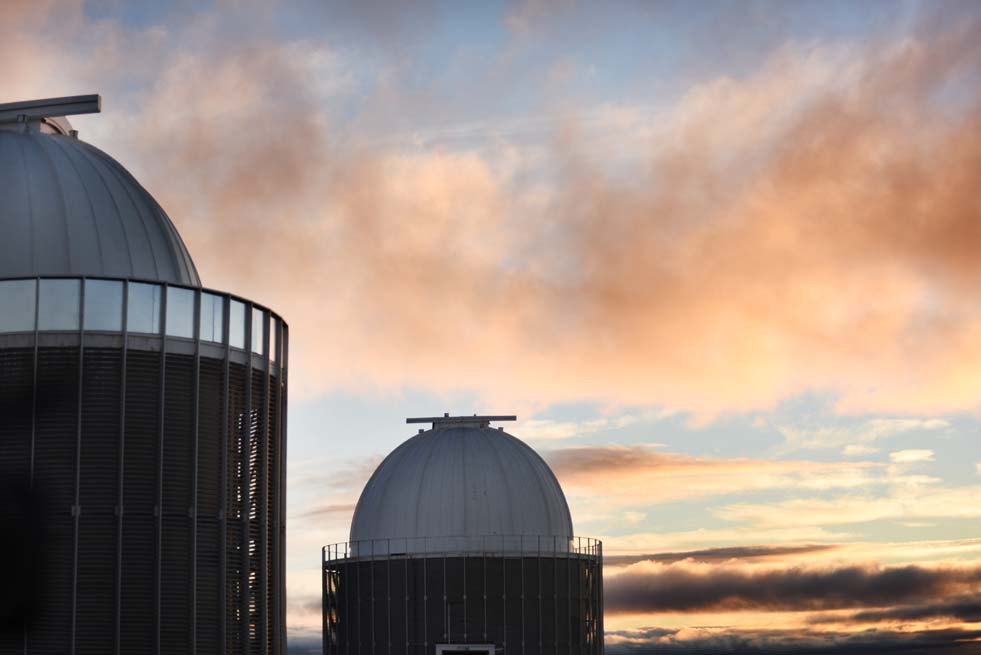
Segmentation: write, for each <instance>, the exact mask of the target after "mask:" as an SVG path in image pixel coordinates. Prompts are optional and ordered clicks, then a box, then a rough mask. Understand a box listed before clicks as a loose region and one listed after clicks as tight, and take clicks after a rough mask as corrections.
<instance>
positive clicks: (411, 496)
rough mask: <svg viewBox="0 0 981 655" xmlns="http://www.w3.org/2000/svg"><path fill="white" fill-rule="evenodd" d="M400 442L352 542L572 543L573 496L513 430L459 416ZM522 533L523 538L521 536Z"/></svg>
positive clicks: (482, 546)
mask: <svg viewBox="0 0 981 655" xmlns="http://www.w3.org/2000/svg"><path fill="white" fill-rule="evenodd" d="M455 421H456V422H455V423H450V424H446V425H440V424H438V423H437V424H435V426H434V428H433V429H431V430H427V431H425V432H420V433H419V434H418V435H416V436H414V437H412V438H411V439H409V440H408V441H406V442H405V443H403V444H402V445H401V446H399V447H398V448H396V449H395V450H394V451H392V453H391V454H389V456H388V457H386V458H385V460H384V461H383V462H382V463H381V464H380V465H379V466H378V468H377V469H376V470H375V472H374V474H373V475H372V476H371V479H370V480H368V484H367V485H365V488H364V491H363V492H362V493H361V498H360V499H359V500H358V505H357V508H356V509H355V510H354V519H353V521H352V523H351V541H352V542H355V543H357V542H362V545H358V546H355V548H357V550H359V551H361V554H365V551H366V550H367V548H366V547H365V546H364V545H363V542H367V541H372V540H379V541H386V540H392V541H393V542H397V543H392V544H391V545H390V546H379V545H374V546H373V547H372V550H373V551H374V552H376V553H378V552H382V551H385V552H423V551H429V552H432V551H434V550H484V551H487V550H502V549H504V550H510V549H513V548H515V547H521V548H522V549H524V550H529V549H534V548H535V543H536V542H542V544H543V545H542V549H543V550H546V549H547V550H553V549H555V548H561V549H564V548H566V547H567V546H566V545H561V546H559V545H558V544H567V543H568V540H569V539H571V538H572V517H571V515H570V514H569V506H568V504H567V503H566V500H565V495H564V494H563V493H562V488H561V487H560V486H559V483H558V480H556V479H555V475H554V474H553V473H552V470H551V469H550V468H549V467H548V464H546V463H545V461H544V460H543V459H542V458H541V457H540V456H539V455H538V453H536V452H535V451H534V450H532V449H531V448H530V447H528V446H527V445H525V443H524V442H522V441H520V440H519V439H517V438H515V437H513V436H511V435H510V434H508V433H506V432H504V431H502V430H498V429H494V428H490V427H486V423H484V424H483V426H481V424H480V423H479V422H477V423H473V424H469V425H468V424H466V423H464V424H461V423H460V420H459V419H455ZM515 537H517V538H518V539H517V541H515V540H514V538H515Z"/></svg>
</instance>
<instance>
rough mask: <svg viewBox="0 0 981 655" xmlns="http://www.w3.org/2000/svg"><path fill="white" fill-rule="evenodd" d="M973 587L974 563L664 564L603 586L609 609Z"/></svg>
mask: <svg viewBox="0 0 981 655" xmlns="http://www.w3.org/2000/svg"><path fill="white" fill-rule="evenodd" d="M979 586H981V567H975V568H926V567H922V566H913V565H911V566H901V567H892V568H880V567H861V566H844V567H840V568H833V569H827V570H814V569H803V568H789V569H781V570H767V571H750V570H746V569H742V568H729V567H724V566H723V567H717V568H714V569H712V570H710V571H708V572H704V571H701V570H694V569H691V568H689V567H686V566H684V565H671V566H662V567H658V568H655V569H645V568H643V567H641V568H637V569H636V570H629V569H628V570H627V571H626V572H624V573H623V574H621V575H617V576H609V577H607V579H606V582H605V586H604V589H605V592H604V593H605V601H606V611H607V612H609V613H644V612H694V611H707V610H737V611H738V610H782V611H801V610H827V609H840V608H849V607H892V606H894V605H896V604H897V603H904V602H905V603H911V602H917V601H927V600H932V599H938V598H943V597H945V596H949V595H950V594H954V593H958V592H965V591H974V590H975V589H977V588H978V587H979Z"/></svg>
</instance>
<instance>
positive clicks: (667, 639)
mask: <svg viewBox="0 0 981 655" xmlns="http://www.w3.org/2000/svg"><path fill="white" fill-rule="evenodd" d="M978 639H981V630H974V629H970V628H947V629H939V630H922V631H918V632H917V631H909V630H873V631H863V632H833V631H820V632H811V631H803V630H723V629H711V628H700V629H698V628H696V629H690V628H683V629H677V628H642V629H637V630H617V631H608V632H607V640H606V643H607V645H606V652H607V653H610V655H628V654H635V655H655V654H657V655H661V654H664V655H700V654H702V653H740V654H744V655H786V654H788V653H793V654H794V655H865V654H866V653H869V654H871V653H894V654H897V655H924V654H927V653H939V652H943V653H952V654H954V655H969V654H973V653H976V652H977V640H978Z"/></svg>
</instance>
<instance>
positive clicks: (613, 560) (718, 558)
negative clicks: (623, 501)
mask: <svg viewBox="0 0 981 655" xmlns="http://www.w3.org/2000/svg"><path fill="white" fill-rule="evenodd" d="M835 548H836V546H834V545H830V544H806V545H800V546H729V547H723V548H706V549H702V550H688V551H682V552H675V553H654V554H646V555H607V556H605V557H604V558H603V563H604V564H605V565H607V566H626V565H629V564H636V563H638V562H661V563H671V562H681V561H685V560H690V561H695V562H726V561H730V560H742V559H760V558H763V559H768V558H773V557H786V556H788V555H790V556H795V555H813V554H815V553H827V552H828V551H832V550H834V549H835Z"/></svg>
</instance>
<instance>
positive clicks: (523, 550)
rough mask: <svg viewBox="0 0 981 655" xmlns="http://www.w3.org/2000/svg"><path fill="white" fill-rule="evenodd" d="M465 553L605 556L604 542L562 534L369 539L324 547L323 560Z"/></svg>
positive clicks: (415, 556) (462, 554) (503, 555)
mask: <svg viewBox="0 0 981 655" xmlns="http://www.w3.org/2000/svg"><path fill="white" fill-rule="evenodd" d="M453 555H461V556H464V555H466V556H468V557H473V556H480V555H485V556H495V557H498V556H500V557H507V556H525V557H529V556H536V555H540V556H546V557H580V558H601V557H602V555H603V542H601V541H600V540H598V539H593V538H591V537H565V536H561V535H500V534H493V535H478V536H453V537H401V538H393V539H365V540H361V541H348V542H342V543H337V544H330V545H327V546H324V547H323V549H322V557H323V562H324V563H325V564H326V563H327V562H335V561H341V560H349V559H358V560H364V559H388V558H418V557H439V556H443V557H448V556H453Z"/></svg>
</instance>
